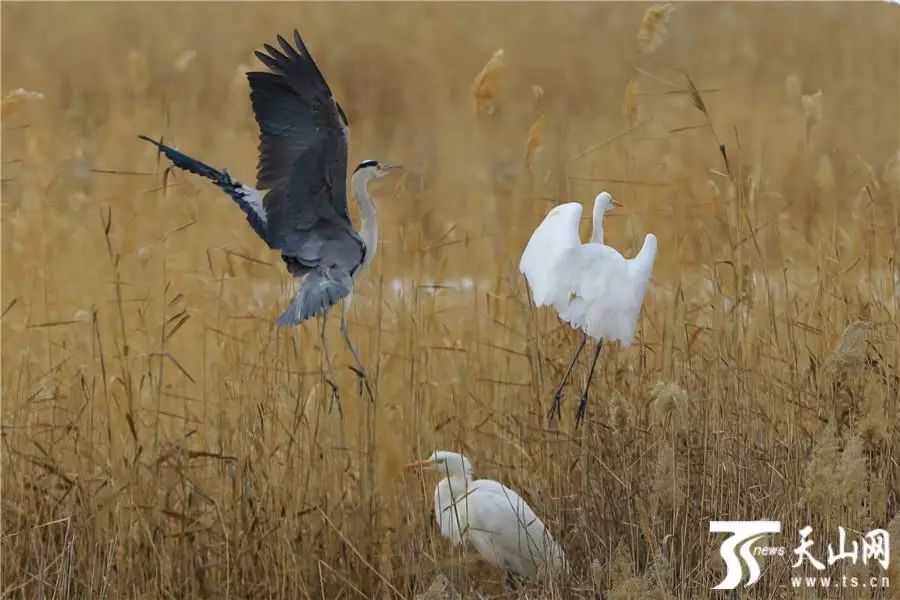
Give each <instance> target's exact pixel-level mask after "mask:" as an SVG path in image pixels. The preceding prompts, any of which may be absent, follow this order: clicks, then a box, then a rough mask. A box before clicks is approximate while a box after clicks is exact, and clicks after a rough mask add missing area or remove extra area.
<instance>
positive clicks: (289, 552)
mask: <svg viewBox="0 0 900 600" xmlns="http://www.w3.org/2000/svg"><path fill="white" fill-rule="evenodd" d="M648 7H649V5H641V4H600V5H594V4H478V5H473V4H466V5H455V4H416V3H410V4H392V5H382V4H353V3H345V4H339V5H323V4H301V5H292V4H228V5H221V4H205V3H199V4H168V3H146V4H80V5H67V4H18V3H14V4H10V3H3V6H2V90H0V92H2V95H3V96H4V97H6V96H7V94H9V93H10V92H13V90H15V89H17V88H24V89H26V90H31V91H36V92H40V93H42V94H43V95H44V98H43V99H37V98H21V99H19V100H10V101H8V102H5V103H4V106H3V115H2V160H3V166H2V171H3V182H2V306H0V309H2V547H0V551H2V588H0V590H2V591H0V593H2V597H3V598H327V599H330V598H347V599H351V598H414V597H416V596H417V595H421V594H423V593H424V591H425V589H426V588H427V587H428V585H429V584H430V582H431V581H432V580H434V578H435V577H436V576H437V575H438V574H439V573H442V574H444V575H445V576H447V577H448V578H449V580H450V581H451V582H452V584H453V586H454V587H455V588H456V589H457V590H459V591H460V592H461V593H463V595H464V596H465V597H468V598H476V597H482V598H502V597H504V596H505V594H506V592H505V588H504V576H503V574H502V573H501V572H499V571H497V570H495V569H493V568H490V567H489V566H486V565H485V564H484V563H483V562H482V561H480V560H479V559H478V557H477V556H476V555H475V554H474V553H465V552H461V551H460V550H459V549H454V548H451V547H450V545H449V544H448V543H447V541H446V540H444V539H443V538H442V537H441V536H440V532H439V531H438V530H437V528H436V526H435V524H434V518H433V514H432V490H433V486H434V484H435V483H436V481H435V479H434V478H430V477H424V478H423V477H421V476H417V475H410V474H404V473H403V472H402V470H401V468H400V466H401V464H402V463H404V462H406V461H408V460H410V459H413V458H418V457H423V456H427V455H428V454H429V453H430V452H431V451H432V450H433V449H435V448H441V449H453V450H459V451H463V452H465V453H466V454H467V455H468V456H469V457H470V458H471V459H472V461H473V462H474V464H475V468H476V471H477V474H478V475H480V476H482V477H488V478H492V479H499V480H501V481H503V482H504V483H506V484H507V485H509V486H510V487H512V488H513V489H515V490H518V491H519V492H521V493H522V494H523V496H524V497H525V498H526V499H527V500H528V501H529V502H530V503H531V505H532V506H533V507H534V508H535V510H536V511H537V513H538V514H540V515H541V516H542V517H544V519H545V520H546V521H547V522H548V524H549V527H550V529H551V531H553V532H554V534H555V536H556V538H557V540H558V541H559V542H560V543H561V544H562V546H563V547H564V548H565V550H566V552H567V554H568V556H569V559H570V562H571V566H572V569H571V574H570V575H569V576H568V577H567V578H565V579H564V580H560V581H554V582H552V583H548V584H545V585H543V586H540V585H538V586H534V587H531V588H529V589H527V590H526V591H525V592H524V593H523V594H524V595H527V596H528V597H530V598H596V597H601V596H602V597H603V598H608V599H625V598H632V599H642V598H654V599H656V598H659V599H662V598H701V597H707V596H715V597H725V596H727V594H726V593H724V592H718V593H714V592H713V591H711V589H710V588H711V587H712V586H714V585H716V583H718V582H719V581H720V580H721V579H722V577H723V573H724V566H723V562H722V560H721V558H720V557H719V553H718V551H719V546H720V544H721V541H722V539H723V537H722V536H721V535H717V534H710V532H709V521H710V520H752V519H777V520H780V521H781V522H782V532H783V533H782V536H781V537H780V538H778V539H777V540H773V542H777V544H776V545H783V546H786V547H787V548H788V554H789V556H787V557H785V558H783V559H782V558H778V557H775V558H772V559H764V560H761V562H762V566H763V571H764V572H763V576H762V577H761V578H760V581H759V582H758V583H756V584H755V585H754V586H752V587H750V588H747V589H745V590H741V591H740V594H739V595H733V596H729V597H733V598H737V597H747V598H751V597H754V598H755V597H759V598H794V597H804V598H814V597H846V598H855V597H863V598H866V597H872V596H876V597H890V596H891V594H892V593H894V594H900V545H898V542H900V462H898V460H900V399H898V395H900V391H898V390H900V343H898V340H900V335H898V325H897V322H898V315H900V110H898V106H900V7H898V6H894V5H890V4H887V3H870V4H797V5H793V4H765V5H762V4H759V5H757V4H687V5H678V6H675V7H674V10H672V11H671V13H669V14H667V15H665V18H661V19H660V20H659V21H658V22H656V23H653V22H649V21H648V22H646V23H645V24H644V28H643V33H642V34H641V35H640V36H639V33H638V32H639V30H641V23H642V19H643V18H644V14H645V11H646V10H647V9H648ZM657 16H662V15H657ZM650 21H652V16H651V19H650ZM294 27H297V28H299V29H300V31H301V32H302V33H303V35H304V38H305V40H306V43H307V44H308V46H309V48H310V50H311V52H312V53H313V55H314V56H315V58H316V59H317V61H318V63H319V66H320V67H321V68H322V70H323V72H324V73H325V76H326V77H327V78H328V80H329V82H330V84H331V87H332V88H333V89H334V91H335V94H336V95H337V96H338V99H339V101H340V102H341V103H342V104H343V106H344V108H345V110H346V112H347V114H348V116H349V119H350V122H351V127H352V131H353V143H352V145H351V149H350V154H351V156H350V161H351V163H352V164H356V163H357V162H359V161H360V160H362V159H365V158H378V159H381V160H384V161H389V162H398V163H402V164H403V165H404V166H406V167H407V169H408V170H407V173H406V174H405V175H404V176H402V177H400V178H397V179H390V180H382V181H379V182H378V184H377V185H375V186H373V191H374V194H375V196H376V197H377V205H378V209H379V218H380V225H381V232H382V234H381V236H382V242H381V246H380V248H379V252H378V255H377V257H376V259H375V261H374V263H373V264H372V266H371V268H370V269H369V270H368V271H367V272H366V274H365V275H364V276H362V277H361V278H360V279H359V280H358V281H357V292H356V295H355V298H354V302H353V305H352V308H351V310H350V311H349V313H348V319H349V325H350V331H351V335H352V336H353V338H354V339H355V342H356V344H357V347H358V348H359V349H360V352H361V356H362V360H363V362H364V363H365V365H366V367H367V369H368V370H369V372H370V375H371V379H372V382H373V384H374V385H375V395H376V401H375V402H374V403H370V402H368V401H367V400H366V399H365V397H364V396H363V395H362V394H361V392H360V389H359V386H358V383H357V378H356V376H355V375H354V373H353V372H352V371H351V370H350V369H349V368H348V365H350V364H352V357H351V356H350V354H349V352H347V350H346V348H345V347H344V345H343V343H342V341H341V338H340V334H339V331H338V322H339V311H334V314H332V315H331V317H330V318H329V320H328V323H327V334H328V339H329V349H330V351H331V358H332V362H333V363H334V370H335V379H336V380H337V383H338V387H339V391H340V396H339V398H335V397H333V395H332V393H331V391H330V388H329V386H327V385H325V379H324V372H325V367H326V365H325V361H324V359H323V351H322V345H321V343H320V336H319V328H320V323H321V322H320V321H315V322H309V323H306V324H304V325H303V326H301V327H299V328H296V329H294V330H283V329H282V330H276V329H275V327H274V321H275V318H276V317H277V316H278V314H279V313H280V311H281V310H282V309H283V307H284V306H285V305H286V304H287V302H288V299H289V296H290V294H291V293H292V290H293V282H292V281H291V279H290V277H289V276H288V275H287V273H286V272H285V270H284V268H283V265H282V263H281V260H280V258H279V256H278V255H277V254H276V253H274V252H272V251H270V250H268V248H267V247H266V246H265V245H264V243H263V242H261V241H260V240H259V239H257V238H256V237H255V235H254V234H253V232H252V230H251V229H250V228H249V227H248V226H247V225H246V223H245V221H244V219H243V215H242V214H241V213H240V212H239V211H238V210H237V209H236V207H234V206H233V204H232V203H231V201H230V200H229V199H228V198H226V197H225V196H224V195H222V194H221V193H220V192H219V191H218V190H217V189H215V188H214V187H213V186H211V185H209V184H208V183H207V182H205V181H202V180H200V179H199V178H196V177H193V176H189V175H187V174H184V173H175V174H174V175H173V176H170V177H168V178H166V179H165V180H164V178H163V174H162V170H163V167H164V166H165V163H158V162H157V156H156V153H155V152H154V149H153V148H152V147H151V146H150V145H149V144H146V143H144V142H141V141H140V140H138V139H137V138H136V135H137V134H139V133H143V134H148V135H151V136H159V135H162V136H164V137H165V139H166V141H167V142H168V143H171V144H173V145H175V146H176V147H178V148H180V149H182V150H184V151H186V152H189V153H191V154H193V155H195V156H197V157H198V158H201V159H203V160H205V161H207V162H209V163H210V164H212V165H215V166H218V167H226V168H228V170H229V172H230V173H232V174H233V175H235V176H236V177H238V178H240V179H244V180H245V181H248V182H252V180H253V176H254V174H255V168H256V135H257V131H256V126H255V123H254V121H253V117H252V113H251V109H250V104H249V98H248V87H247V83H246V79H245V77H244V72H245V71H246V70H247V69H248V68H251V67H252V68H253V69H256V68H259V65H258V64H257V63H256V61H255V59H254V58H253V57H252V51H253V50H254V49H258V48H260V47H261V45H262V44H263V43H265V42H272V41H273V40H274V37H275V35H276V34H277V33H283V34H286V33H290V31H291V30H292V29H293V28H294ZM500 48H502V49H503V50H504V53H503V57H502V60H501V61H499V62H500V63H501V64H497V62H498V61H495V63H494V64H493V65H492V66H490V67H488V68H487V69H486V73H485V74H484V76H483V77H482V78H481V80H480V83H479V85H477V86H475V85H474V82H475V81H476V75H478V74H479V72H481V71H482V68H483V67H485V65H486V63H488V61H489V59H490V58H491V56H492V55H494V53H495V52H496V51H497V50H498V49H500ZM473 86H474V89H473ZM535 86H539V88H535ZM476 92H477V93H476ZM720 145H721V146H722V147H723V148H724V155H723V152H722V151H720ZM726 157H727V160H726ZM164 184H165V187H164ZM604 189H605V190H609V191H610V192H611V193H613V195H614V196H615V197H616V199H617V200H619V201H621V202H622V203H623V204H624V205H625V207H624V208H623V209H617V210H616V211H615V212H614V213H613V214H614V215H615V216H610V218H609V221H608V226H607V240H608V243H610V244H612V245H614V246H615V247H617V248H620V249H621V250H622V252H623V253H624V254H625V255H626V256H630V255H633V254H634V253H635V252H636V251H637V249H638V247H639V246H640V243H641V242H642V240H643V236H644V234H645V233H647V232H654V233H655V234H656V235H657V236H658V238H659V246H660V255H659V258H658V261H657V263H656V267H655V270H654V274H653V280H652V282H651V285H650V290H649V292H648V294H647V298H646V301H645V306H644V311H643V313H642V316H641V320H640V324H639V333H638V340H637V342H636V343H635V344H634V345H632V346H631V347H630V348H627V349H625V348H618V347H617V346H615V345H613V344H611V345H608V346H607V347H605V348H604V351H603V354H602V355H601V361H600V363H599V367H598V373H597V376H596V377H595V381H594V387H593V388H592V390H593V391H592V395H591V399H590V405H589V407H588V417H587V419H586V422H585V424H584V426H583V427H581V428H578V429H576V428H575V427H574V423H573V415H574V409H575V404H576V402H577V396H578V387H579V386H580V385H581V381H582V378H583V377H584V376H585V374H586V370H587V369H586V365H585V364H584V362H586V361H583V362H582V364H581V365H580V366H579V367H578V370H577V371H576V375H577V376H576V377H574V378H573V382H572V383H571V384H570V386H569V387H568V388H567V389H566V395H565V398H564V401H563V402H564V403H563V418H562V420H561V422H559V423H552V424H548V422H547V419H546V412H547V409H548V407H549V403H550V398H551V393H552V389H553V385H554V384H555V383H556V382H557V381H558V380H559V378H560V377H561V375H562V372H563V370H564V369H565V367H566V364H567V362H568V360H569V359H570V357H571V355H572V352H573V350H574V348H575V345H576V342H577V340H578V336H577V335H576V334H575V333H574V332H572V331H571V330H570V329H569V328H568V327H566V326H563V325H562V324H561V323H560V321H559V319H558V318H557V316H556V314H555V313H553V312H552V310H547V309H535V308H534V306H533V304H532V303H531V302H530V301H529V296H528V292H527V290H526V286H525V283H524V280H523V279H522V277H521V275H520V274H519V273H518V270H517V264H518V258H519V255H520V254H521V251H522V249H523V248H524V245H525V242H526V241H527V239H528V236H529V235H530V233H531V231H532V230H533V229H534V227H536V226H537V224H538V223H539V222H540V220H541V219H542V218H543V216H544V214H545V213H546V212H547V211H548V210H549V209H550V208H551V207H552V206H553V205H554V204H556V203H559V202H565V201H572V200H577V201H581V202H583V203H584V204H585V206H588V207H589V206H590V202H591V201H592V200H593V198H594V196H595V194H596V193H597V192H599V191H601V190H604ZM353 210H355V206H354V207H353ZM586 214H587V213H586ZM354 215H355V212H354ZM589 226H590V225H589V222H588V220H585V222H584V227H585V229H584V230H583V231H585V232H586V230H587V229H588V228H589ZM586 356H587V355H585V357H586ZM807 524H808V525H811V526H812V527H813V529H814V534H813V539H815V540H816V541H817V545H816V547H815V548H814V551H815V552H817V554H818V555H819V558H820V559H821V560H824V555H825V549H824V546H825V543H826V541H834V540H836V535H837V533H836V532H837V528H838V527H839V526H843V527H846V528H847V529H848V531H851V532H853V535H856V534H857V533H858V532H866V531H869V530H871V529H875V528H886V529H889V530H890V532H891V533H893V535H894V557H893V560H892V565H891V567H890V573H889V575H892V576H893V580H892V581H891V584H893V586H894V587H893V588H889V589H887V590H882V589H879V590H872V589H852V588H843V587H837V586H836V587H832V588H830V589H815V588H813V589H794V588H792V587H791V584H790V575H791V574H802V573H809V572H810V571H807V570H806V569H804V568H798V569H792V568H791V562H792V560H793V558H794V557H793V556H792V555H791V550H790V549H792V548H794V547H795V546H796V545H797V542H798V537H797V536H796V532H797V531H798V530H799V529H800V528H802V527H803V526H804V525H807ZM867 568H868V569H869V571H871V572H872V573H874V574H876V575H884V574H885V573H884V572H882V571H881V570H880V567H878V566H876V565H873V564H869V565H868V567H866V566H864V565H862V564H857V565H853V564H850V563H849V562H844V563H837V564H835V565H833V566H829V567H828V571H827V573H829V574H831V575H834V576H835V577H838V576H840V575H862V574H863V573H865V571H866V569H867ZM898 597H900V596H898Z"/></svg>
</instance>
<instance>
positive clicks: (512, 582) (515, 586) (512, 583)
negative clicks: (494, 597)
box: [506, 571, 519, 597]
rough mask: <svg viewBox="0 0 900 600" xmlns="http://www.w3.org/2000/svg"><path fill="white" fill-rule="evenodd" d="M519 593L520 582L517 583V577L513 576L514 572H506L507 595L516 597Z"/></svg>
mask: <svg viewBox="0 0 900 600" xmlns="http://www.w3.org/2000/svg"><path fill="white" fill-rule="evenodd" d="M518 592H519V582H518V581H516V576H515V575H513V572H512V571H507V572H506V595H507V596H512V597H516V596H518Z"/></svg>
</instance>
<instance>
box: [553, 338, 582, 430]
mask: <svg viewBox="0 0 900 600" xmlns="http://www.w3.org/2000/svg"><path fill="white" fill-rule="evenodd" d="M586 343H587V334H585V333H584V332H582V334H581V343H580V344H578V350H576V351H575V356H574V357H573V358H572V362H571V363H569V368H568V369H566V374H565V375H563V378H562V381H560V382H559V385H558V386H556V391H555V392H554V393H553V403H552V404H551V405H550V412H548V413H547V420H548V421H553V415H554V413H555V414H556V418H557V419H559V418H560V417H561V416H562V415H561V413H560V400H562V391H563V387H564V386H565V385H566V382H567V381H568V380H569V375H571V374H572V369H574V368H575V363H577V362H578V357H579V356H581V351H582V350H584V345H585V344H586Z"/></svg>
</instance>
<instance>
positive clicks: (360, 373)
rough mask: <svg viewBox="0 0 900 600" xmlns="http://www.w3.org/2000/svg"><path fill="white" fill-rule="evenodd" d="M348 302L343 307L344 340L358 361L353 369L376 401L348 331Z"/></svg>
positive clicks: (342, 329)
mask: <svg viewBox="0 0 900 600" xmlns="http://www.w3.org/2000/svg"><path fill="white" fill-rule="evenodd" d="M346 317H347V304H346V303H342V309H341V333H343V334H344V341H345V342H347V347H348V348H350V353H351V354H353V359H354V360H355V361H356V367H355V368H353V367H351V368H352V369H353V371H354V372H355V373H356V375H357V376H358V377H359V379H360V381H362V383H363V385H365V386H366V393H368V394H369V400H370V401H371V402H375V394H373V393H372V386H370V385H369V377H368V375H366V369H365V367H363V364H362V361H361V360H359V354H357V353H356V348H354V347H353V344H352V343H351V342H350V335H349V334H348V333H347V319H346Z"/></svg>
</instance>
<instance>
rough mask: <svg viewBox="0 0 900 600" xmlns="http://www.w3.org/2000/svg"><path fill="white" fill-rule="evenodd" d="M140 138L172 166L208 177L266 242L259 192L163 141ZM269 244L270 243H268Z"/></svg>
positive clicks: (141, 136)
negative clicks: (161, 154)
mask: <svg viewBox="0 0 900 600" xmlns="http://www.w3.org/2000/svg"><path fill="white" fill-rule="evenodd" d="M138 137H139V138H141V139H142V140H146V141H148V142H150V143H151V144H153V145H154V146H156V147H157V148H159V151H160V152H162V153H163V154H165V155H166V158H168V159H169V160H171V161H172V164H173V165H175V166H176V167H178V168H179V169H184V170H185V171H187V172H189V173H193V174H194V175H200V176H202V177H206V178H207V179H209V180H210V181H212V182H213V183H214V184H216V185H217V186H218V187H219V188H221V189H222V191H224V192H225V193H226V194H228V195H229V196H231V197H232V198H233V199H234V201H235V202H237V204H238V206H240V207H241V210H243V211H244V214H245V215H247V221H248V222H249V223H250V226H251V227H253V230H254V231H255V232H256V234H257V235H258V236H259V237H261V238H262V239H263V240H266V216H265V210H264V209H263V206H262V196H261V194H260V193H259V191H258V190H255V189H253V188H250V187H247V186H245V185H243V184H242V183H241V182H240V181H236V180H234V179H232V178H231V175H229V174H228V171H219V170H218V169H214V168H213V167H211V166H209V165H207V164H205V163H202V162H200V161H199V160H197V159H196V158H191V157H190V156H188V155H187V154H184V153H182V152H179V151H178V150H176V149H174V148H172V147H171V146H166V145H165V144H163V143H162V140H160V141H158V142H157V141H156V140H154V139H152V138H150V137H147V136H146V135H139V136H138ZM267 243H268V242H267Z"/></svg>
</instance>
